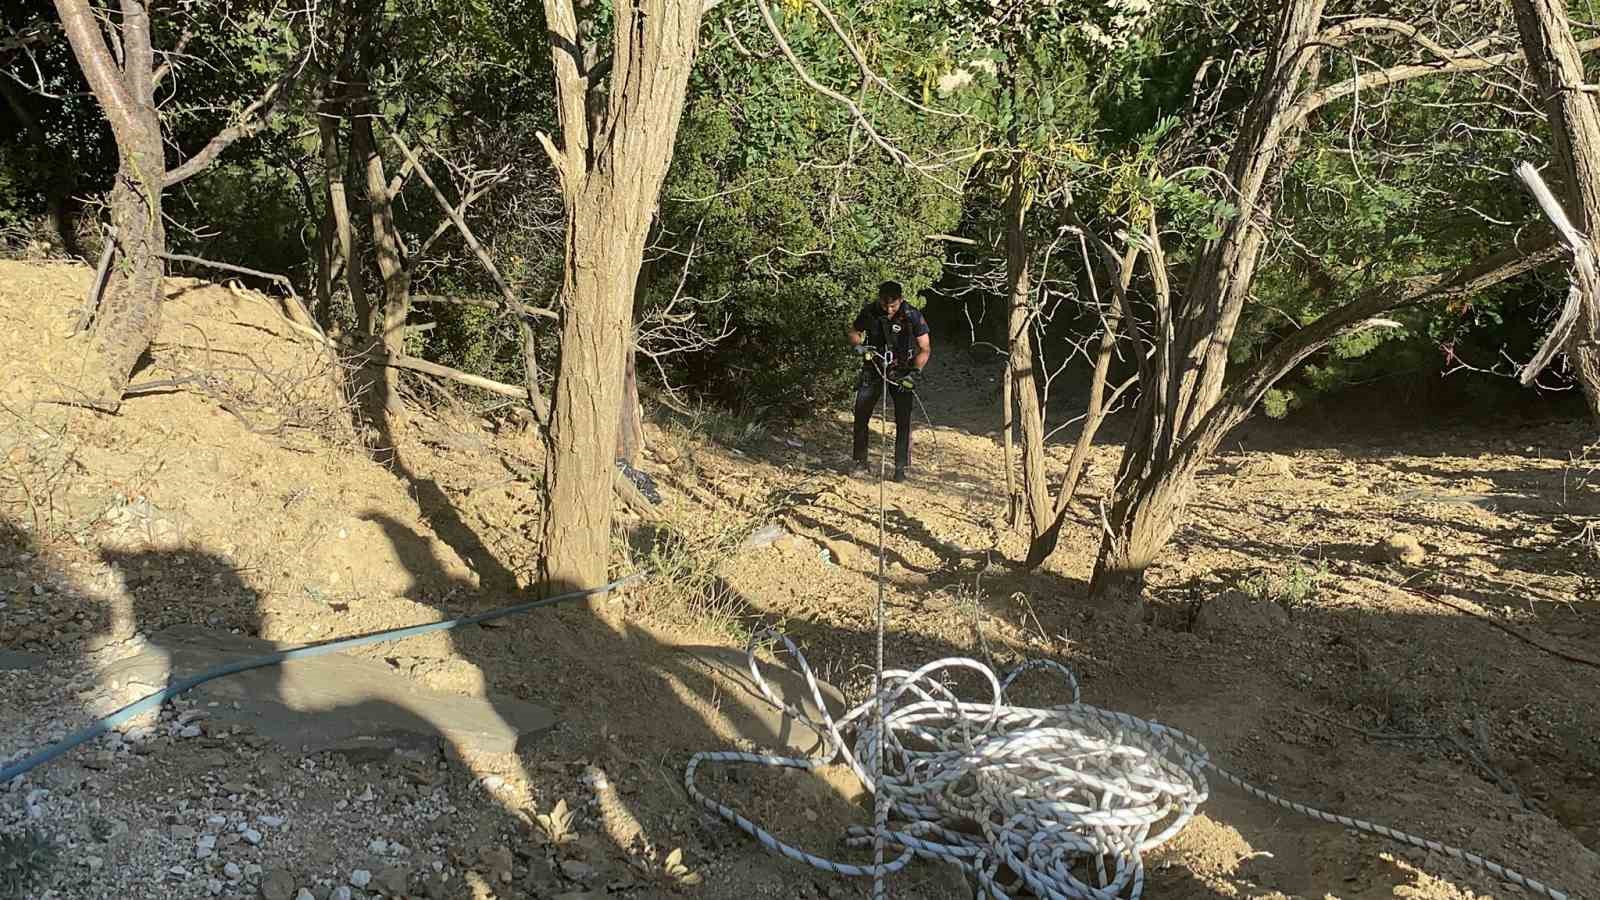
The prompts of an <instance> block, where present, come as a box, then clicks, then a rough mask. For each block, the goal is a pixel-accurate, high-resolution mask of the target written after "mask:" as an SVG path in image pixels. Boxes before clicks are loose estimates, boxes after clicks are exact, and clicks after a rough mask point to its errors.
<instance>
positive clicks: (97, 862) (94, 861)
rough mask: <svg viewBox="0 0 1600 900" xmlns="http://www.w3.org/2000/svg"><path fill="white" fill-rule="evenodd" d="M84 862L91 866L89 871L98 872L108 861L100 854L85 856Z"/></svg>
mask: <svg viewBox="0 0 1600 900" xmlns="http://www.w3.org/2000/svg"><path fill="white" fill-rule="evenodd" d="M83 864H84V865H85V866H88V867H89V871H91V872H98V871H100V867H101V866H103V865H105V864H106V861H105V860H103V859H101V858H100V857H98V856H85V857H84V858H83Z"/></svg>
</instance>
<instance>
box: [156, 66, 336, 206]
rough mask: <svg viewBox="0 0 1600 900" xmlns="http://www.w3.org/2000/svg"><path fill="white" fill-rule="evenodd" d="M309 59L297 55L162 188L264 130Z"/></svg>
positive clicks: (168, 177) (169, 175) (189, 175)
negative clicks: (273, 80)
mask: <svg viewBox="0 0 1600 900" xmlns="http://www.w3.org/2000/svg"><path fill="white" fill-rule="evenodd" d="M310 59H311V51H310V50H309V49H308V50H306V51H305V52H304V53H302V54H300V56H299V58H298V59H297V60H296V61H295V62H294V63H293V64H291V65H290V66H289V68H288V69H287V70H286V71H285V72H284V73H283V75H281V76H279V78H278V80H277V81H276V82H274V83H273V84H272V86H271V87H269V88H267V90H266V92H265V93H263V94H262V95H261V96H260V97H258V98H256V100H255V102H253V103H251V104H250V105H249V106H247V107H245V108H244V111H243V112H241V113H240V114H239V118H238V120H237V121H235V122H234V123H233V124H232V125H229V126H228V127H227V128H224V129H222V131H220V132H218V133H217V135H216V136H215V137H213V138H212V139H211V140H210V142H209V143H207V144H206V145H205V146H204V147H201V148H200V151H199V152H198V153H196V154H195V155H194V156H191V157H189V158H188V159H187V160H185V161H184V162H183V163H182V164H180V165H179V166H178V167H177V168H174V169H171V170H169V171H168V172H167V174H166V177H165V178H163V179H162V187H169V188H170V187H172V186H173V185H176V184H181V183H182V182H184V181H185V180H187V179H189V178H192V177H194V176H195V175H197V174H199V173H200V172H202V171H204V170H205V168H206V167H207V166H209V165H211V163H212V161H213V160H215V159H216V158H217V157H218V156H221V155H222V151H224V150H226V149H228V147H229V146H230V145H231V144H233V142H235V141H237V140H239V139H240V138H245V137H250V136H251V135H253V134H255V133H256V132H258V131H260V130H261V129H262V128H263V127H265V126H266V123H267V120H268V119H269V118H270V117H271V116H272V110H273V107H274V106H276V105H277V103H278V101H279V100H280V99H282V97H283V95H284V94H286V93H288V91H289V89H290V88H291V87H293V85H294V81H295V79H296V78H298V77H300V73H301V72H302V71H304V70H305V65H306V63H307V62H308V61H310Z"/></svg>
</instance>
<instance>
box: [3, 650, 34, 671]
mask: <svg viewBox="0 0 1600 900" xmlns="http://www.w3.org/2000/svg"><path fill="white" fill-rule="evenodd" d="M42 665H44V657H42V656H39V655H38V654H34V653H23V652H22V651H21V650H0V672H9V671H14V670H19V669H37V668H39V667H40V666H42Z"/></svg>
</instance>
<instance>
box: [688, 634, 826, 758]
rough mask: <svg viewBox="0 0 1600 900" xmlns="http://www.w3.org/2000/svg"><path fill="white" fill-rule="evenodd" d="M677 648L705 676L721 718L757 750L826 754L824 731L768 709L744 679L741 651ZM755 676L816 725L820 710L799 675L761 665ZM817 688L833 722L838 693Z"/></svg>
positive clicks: (747, 672)
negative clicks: (714, 693)
mask: <svg viewBox="0 0 1600 900" xmlns="http://www.w3.org/2000/svg"><path fill="white" fill-rule="evenodd" d="M679 650H680V652H682V653H684V654H686V655H687V656H689V657H690V658H691V659H692V660H693V662H694V663H695V664H696V665H697V666H698V667H699V668H701V669H703V670H704V671H706V672H707V673H709V674H710V676H711V678H712V681H713V683H714V684H715V685H716V686H717V687H718V694H717V697H718V700H719V701H720V703H721V711H722V713H723V715H725V716H726V717H727V719H728V721H729V722H730V723H732V724H733V726H734V727H735V728H737V729H739V731H740V735H741V736H742V737H745V738H747V739H749V740H751V741H754V742H755V743H756V744H757V745H759V746H763V747H773V748H779V749H786V750H787V751H789V752H792V753H793V754H795V755H797V756H814V755H817V754H821V753H825V752H826V751H827V747H828V742H827V738H826V736H825V733H824V732H822V731H820V730H818V729H814V728H812V727H811V726H809V725H807V724H806V723H805V722H802V721H800V720H798V719H796V718H795V717H793V716H791V715H789V714H788V713H786V712H784V711H783V710H782V709H779V708H778V707H775V706H773V705H772V704H771V703H770V702H768V701H767V698H766V697H764V696H762V694H761V689H760V688H759V687H757V686H756V683H755V681H754V680H752V679H751V678H750V663H749V661H748V657H746V656H745V652H744V651H743V650H735V649H732V648H729V647H711V646H701V645H695V646H688V647H681V648H679ZM761 676H762V677H763V678H765V679H766V681H767V685H768V686H769V687H771V688H772V692H773V693H774V694H776V695H777V697H778V699H779V700H782V701H783V702H785V703H787V704H789V705H791V706H797V707H799V708H800V710H801V711H802V712H804V713H805V714H806V717H807V718H809V719H811V720H812V721H814V722H819V723H820V722H821V718H822V717H821V715H820V712H821V711H820V710H818V709H817V704H816V701H815V700H814V699H812V696H811V689H810V688H809V687H808V686H807V685H806V679H805V676H804V675H801V674H800V673H799V672H797V671H795V670H794V669H790V668H786V667H784V666H782V665H774V664H772V663H768V662H762V663H761ZM817 687H818V688H819V689H820V690H821V691H822V699H823V702H825V703H826V704H827V705H828V710H829V712H830V713H832V715H833V716H834V718H835V719H837V718H838V717H839V716H841V715H843V714H844V710H845V708H846V707H845V702H844V694H842V693H840V692H839V689H838V688H836V687H834V686H833V685H831V684H828V683H827V682H825V681H823V680H822V679H820V678H819V679H817Z"/></svg>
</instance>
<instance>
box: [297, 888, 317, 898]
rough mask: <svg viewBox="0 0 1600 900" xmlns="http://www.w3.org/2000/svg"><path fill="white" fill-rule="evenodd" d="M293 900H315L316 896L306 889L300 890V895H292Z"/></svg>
mask: <svg viewBox="0 0 1600 900" xmlns="http://www.w3.org/2000/svg"><path fill="white" fill-rule="evenodd" d="M294 900H317V895H316V894H313V893H311V891H309V890H307V889H306V888H301V889H300V893H298V894H295V895H294Z"/></svg>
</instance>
